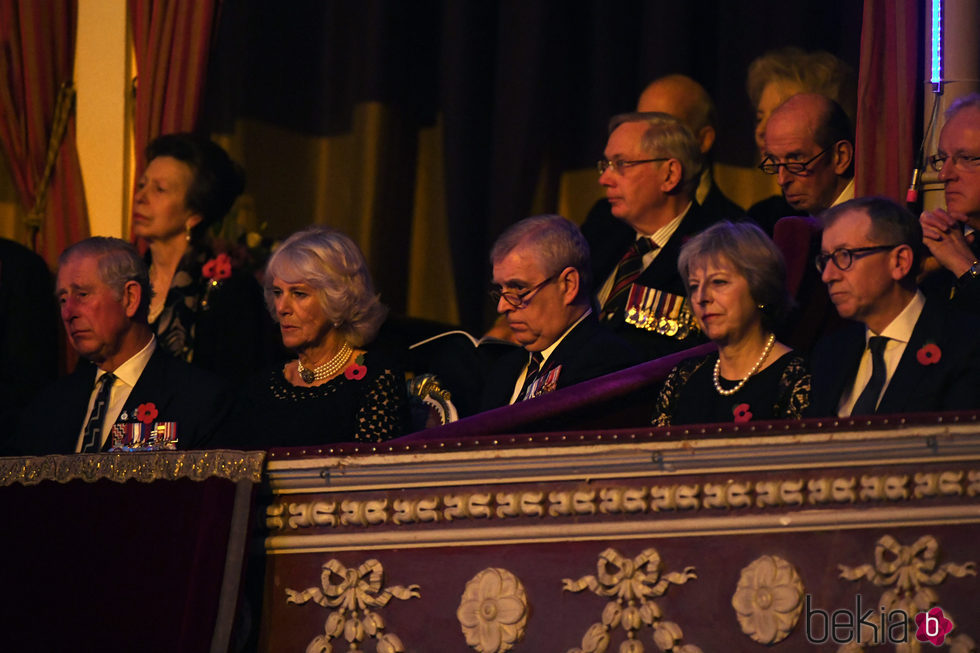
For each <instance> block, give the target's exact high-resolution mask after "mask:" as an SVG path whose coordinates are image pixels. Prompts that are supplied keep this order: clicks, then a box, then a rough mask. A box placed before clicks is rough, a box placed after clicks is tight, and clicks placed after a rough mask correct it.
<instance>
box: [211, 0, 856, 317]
mask: <svg viewBox="0 0 980 653" xmlns="http://www.w3.org/2000/svg"><path fill="white" fill-rule="evenodd" d="M861 12H862V3H861V2H856V1H855V0H802V1H799V2H785V0H779V1H776V0H701V1H692V2H676V0H663V1H661V0H647V1H636V0H634V1H629V0H627V1H620V2H616V3H610V2H605V1H600V0H588V1H586V0H582V1H557V0H556V1H546V0H538V1H534V0H515V1H513V2H484V1H462V0H445V1H443V2H437V1H433V0H421V1H420V0H413V1H411V2H404V1H392V2H384V1H381V0H373V1H372V0H368V1H364V2H339V1H338V2H323V1H321V0H314V1H307V2H297V1H292V2H288V3H273V2H268V1H264V2H263V1H259V0H229V1H226V2H224V4H223V7H222V13H221V16H220V21H219V24H218V28H217V29H218V32H217V35H216V46H215V50H214V52H213V55H212V60H211V64H210V70H209V74H208V88H207V94H206V101H205V125H204V126H205V128H207V129H209V130H210V131H211V132H212V133H216V134H233V135H234V136H233V137H231V139H232V140H231V141H230V142H233V143H235V142H237V148H238V149H239V150H240V151H242V152H249V155H248V157H246V159H247V160H246V161H244V163H245V165H246V169H247V170H248V171H249V173H250V174H251V175H252V176H253V182H254V184H257V185H259V186H261V185H262V183H263V180H262V179H260V180H255V179H254V176H255V174H256V171H258V174H260V175H262V174H264V173H263V172H262V171H264V170H268V169H270V168H272V167H274V162H275V159H276V157H288V156H290V148H289V147H283V148H277V147H262V148H261V152H255V148H252V149H250V148H249V146H248V143H243V142H242V141H243V140H247V139H248V138H249V134H254V133H255V130H254V129H252V130H251V131H248V130H243V129H242V128H241V125H242V124H243V123H249V124H252V125H255V124H262V125H265V126H266V132H265V133H266V134H267V136H266V138H268V133H270V130H271V132H272V133H276V134H282V135H283V136H282V138H283V140H284V141H285V140H290V139H297V138H310V139H328V140H329V139H338V138H339V139H343V138H345V137H348V136H350V135H351V134H354V135H355V136H356V138H357V139H366V142H367V143H368V145H367V147H368V149H369V150H370V148H371V144H372V143H373V144H374V145H375V146H377V145H378V143H380V144H381V145H380V146H378V147H375V148H374V149H373V150H370V151H371V152H373V155H372V158H371V161H369V162H367V163H365V162H364V161H363V160H360V159H361V158H362V154H361V151H362V150H361V149H359V147H358V145H357V143H355V144H354V145H352V146H351V145H350V144H349V143H348V146H349V147H350V148H352V149H349V150H348V151H350V152H352V153H353V154H352V155H351V156H352V157H353V158H356V159H357V160H356V161H350V166H348V167H347V168H345V167H344V166H336V165H334V166H326V167H325V168H324V170H323V172H322V174H320V175H319V176H318V175H313V176H311V177H304V178H303V179H295V180H292V181H289V180H287V181H286V182H283V183H278V184H276V185H277V188H276V189H269V188H265V190H263V192H262V197H258V196H257V197H256V210H257V211H258V212H259V214H260V217H262V218H263V219H265V220H268V221H269V223H270V226H269V230H270V232H271V233H272V234H273V235H276V236H282V235H285V233H287V232H289V231H292V230H293V229H294V228H297V227H299V226H301V225H302V224H306V223H310V222H327V223H332V224H333V223H336V224H337V225H338V226H341V227H342V228H343V227H344V226H345V225H346V226H347V230H355V229H354V228H353V227H351V226H350V223H345V222H344V220H343V219H340V218H336V219H335V218H332V217H331V216H330V215H329V209H330V207H337V206H347V205H350V204H351V203H352V202H353V203H354V204H357V202H358V201H362V200H358V199H357V198H355V199H354V200H351V199H350V198H349V195H350V193H351V192H352V190H351V189H352V188H353V189H357V190H362V189H364V188H367V189H368V190H367V191H364V192H369V193H371V194H372V195H373V198H374V199H373V201H372V202H371V204H370V208H369V209H363V206H362V205H359V204H358V206H361V209H362V210H360V211H359V215H358V216H357V218H356V219H357V223H356V225H357V226H356V231H357V233H355V234H352V235H354V236H355V238H356V239H358V240H359V242H360V244H361V245H362V247H364V248H365V250H366V253H367V255H368V259H369V261H370V263H371V267H372V270H373V272H374V274H375V276H376V280H377V282H378V286H379V289H380V291H381V292H382V295H383V298H384V299H385V300H386V301H387V303H388V304H389V305H390V306H391V307H392V309H393V310H394V311H395V312H401V313H405V312H410V313H414V314H420V313H421V314H420V315H418V316H420V317H436V318H440V319H447V316H451V317H454V318H458V320H459V322H460V323H461V324H462V325H463V326H465V327H467V328H469V329H471V330H474V331H480V330H481V329H482V328H484V327H485V326H486V325H487V324H488V322H489V320H490V318H491V317H492V310H491V306H490V303H489V300H487V299H486V293H485V289H486V284H487V280H488V269H489V268H488V264H487V252H488V250H489V247H490V245H491V244H492V242H493V239H494V238H495V237H496V236H497V235H498V234H499V233H500V232H501V231H502V230H503V229H504V228H505V227H506V226H508V225H509V224H511V223H513V222H515V221H517V220H519V219H521V218H523V217H525V216H527V215H529V214H530V213H531V212H533V211H542V210H547V211H556V210H558V209H559V208H562V206H561V202H560V201H559V192H560V188H561V179H562V175H563V173H566V172H568V171H572V170H581V169H586V168H589V167H591V166H593V165H594V161H595V160H596V159H597V158H598V157H599V156H600V154H601V152H602V149H603V147H604V144H605V137H606V123H607V121H608V119H609V117H610V116H612V115H613V114H615V113H619V112H622V111H627V110H631V109H632V108H633V107H634V105H635V102H636V98H637V95H638V94H639V91H640V90H641V89H642V88H643V86H644V85H645V84H646V83H647V82H648V81H650V80H651V79H653V78H655V77H658V76H660V75H663V74H668V73H672V72H680V73H685V74H688V75H690V76H692V77H694V78H695V79H697V80H699V81H700V82H701V83H702V84H704V86H705V87H706V88H707V89H708V91H709V92H710V93H711V94H712V96H713V97H714V98H715V101H716V103H717V105H718V109H719V116H720V125H719V139H718V145H717V147H716V152H717V154H716V160H717V161H718V162H720V163H724V164H729V165H734V166H745V167H748V166H751V165H752V164H753V163H754V162H755V161H754V156H755V146H754V141H753V140H752V129H753V114H754V111H753V109H752V108H751V107H750V106H749V101H748V98H747V96H746V93H745V72H746V68H747V66H748V63H749V62H750V61H751V60H752V59H753V58H755V57H756V56H758V55H760V54H762V53H763V52H765V51H768V50H771V49H774V48H778V47H782V46H786V45H796V46H800V47H803V48H805V49H808V50H813V49H824V50H827V51H829V52H832V53H834V54H836V55H838V56H839V57H841V58H842V59H844V60H845V61H847V62H848V63H850V64H851V65H852V66H853V67H854V69H855V70H857V69H858V54H859V49H860V36H861ZM369 103H378V104H380V106H381V107H382V108H383V116H384V119H383V120H377V121H374V122H371V121H370V120H369V121H368V122H370V123H371V124H370V125H369V126H368V127H369V128H364V127H363V125H359V121H360V120H362V117H361V116H362V114H361V113H359V109H358V108H359V107H363V106H364V105H365V104H369ZM270 126H271V127H270ZM433 129H435V130H436V132H435V133H437V134H438V141H439V142H438V147H436V148H435V150H434V151H435V153H436V154H435V158H436V159H437V160H436V161H434V162H433V161H432V160H431V157H432V156H433V148H432V147H429V146H428V145H426V144H425V140H424V139H425V137H424V134H425V133H431V130H433ZM277 130H278V131H277ZM427 130H428V131H427ZM236 139H237V141H236ZM358 142H360V141H358ZM232 149H235V147H233V148H232ZM427 157H430V158H429V159H427ZM260 158H261V159H264V161H262V162H261V163H258V162H257V161H258V159H260ZM282 164H283V166H286V167H288V166H290V165H294V164H295V162H285V161H284V162H282ZM427 165H432V166H434V167H435V168H438V170H439V172H438V174H435V173H432V172H431V171H430V170H428V169H427V168H426V166H427ZM352 169H353V173H352V172H351V170H352ZM269 174H273V173H269ZM365 176H367V177H372V179H371V183H365V179H364V177H365ZM433 177H435V182H433V181H432V178H433ZM268 178H269V177H268V176H267V177H266V179H268ZM584 178H585V177H583V179H584ZM253 182H250V186H251V185H253ZM588 183H589V184H591V185H593V186H594V185H595V183H594V178H593V179H591V180H590V181H589V182H588ZM311 184H312V185H313V186H315V187H316V188H317V189H316V190H315V191H307V190H304V189H303V188H301V187H300V186H302V185H306V186H309V185H311ZM424 188H428V189H429V190H430V191H432V192H435V193H436V194H438V195H440V196H439V197H437V198H435V199H430V200H426V201H423V199H422V198H420V193H421V190H420V189H424ZM433 189H435V190H434V191H433ZM592 190H593V189H590V192H592ZM306 192H313V193H314V194H315V195H317V197H318V198H319V199H317V200H316V201H311V202H308V203H305V204H303V203H299V204H291V202H294V201H295V196H296V195H297V194H303V193H306ZM276 193H280V194H281V197H282V198H283V199H281V200H276V199H274V198H275V196H276ZM594 195H595V196H598V191H597V189H595V193H594ZM337 198H339V199H337ZM287 206H289V207H292V208H291V209H290V210H289V211H286V210H285V208H284V207H287ZM324 207H327V208H326V209H325V208H324ZM425 207H435V208H433V209H431V210H429V211H427V210H425ZM586 208H587V207H586ZM277 211H282V213H281V214H279V213H277ZM566 211H567V212H571V211H570V210H568V209H567V208H566ZM287 213H288V215H286V214H287ZM305 213H309V214H305ZM438 213H441V214H443V216H444V217H443V218H442V219H441V221H438V222H437V226H436V227H432V226H429V227H425V226H424V225H422V224H420V221H423V222H424V221H425V220H426V219H429V218H431V217H432V215H435V214H438ZM583 216H584V213H583V215H567V217H569V218H571V219H573V220H576V221H579V222H580V221H581V220H582V218H583ZM367 222H369V223H370V224H366V223H367ZM427 229H428V231H427ZM420 230H421V231H420ZM442 232H445V233H444V234H442ZM421 233H435V234H437V235H440V237H442V238H444V240H445V243H446V246H445V249H447V251H448V254H449V256H448V259H449V260H448V261H446V262H445V268H444V269H445V274H444V275H442V276H447V275H448V276H449V277H451V279H450V280H449V281H448V282H446V283H440V282H437V281H431V282H430V281H426V280H425V275H424V274H423V273H422V272H421V270H425V269H427V268H428V267H430V266H433V265H436V262H435V261H434V260H429V261H426V260H424V259H425V258H427V257H429V258H433V259H434V258H438V254H439V251H438V250H439V248H438V247H436V245H435V244H433V245H432V247H433V248H434V249H431V250H428V249H427V243H426V242H422V243H421V244H419V241H418V239H419V234H421ZM413 235H414V241H413ZM423 240H425V239H423ZM430 240H431V243H436V242H437V241H438V239H437V238H431V239H430ZM413 242H414V243H415V245H413V246H410V243H413ZM413 247H415V248H416V250H418V251H414V253H413V249H412V248H413ZM419 248H421V249H420V250H419ZM420 256H421V260H419V257H420ZM413 283H414V284H416V287H415V288H414V289H413V287H412V284H413ZM420 284H421V286H423V287H421V288H419V287H418V286H419V285H420ZM437 288H438V289H439V292H443V293H444V296H441V297H439V296H437V297H432V296H431V295H432V294H435V293H436V289H437ZM447 288H448V290H447ZM419 298H421V299H419ZM440 303H442V304H444V305H447V306H448V305H450V304H453V305H455V307H456V310H455V312H452V311H448V312H446V311H444V312H442V313H440V311H439V310H438V309H432V310H429V309H427V308H425V307H432V306H439V305H440ZM420 306H421V307H423V308H421V309H420V308H419V307H420Z"/></svg>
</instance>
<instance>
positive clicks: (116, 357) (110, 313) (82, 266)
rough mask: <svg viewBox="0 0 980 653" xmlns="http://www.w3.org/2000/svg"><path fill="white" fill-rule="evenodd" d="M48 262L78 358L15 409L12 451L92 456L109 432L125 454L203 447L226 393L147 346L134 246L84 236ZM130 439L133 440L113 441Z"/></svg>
mask: <svg viewBox="0 0 980 653" xmlns="http://www.w3.org/2000/svg"><path fill="white" fill-rule="evenodd" d="M58 263H59V269H58V277H57V283H56V289H55V294H56V296H57V299H58V302H59V304H60V307H61V319H62V322H63V323H64V326H65V331H66V333H67V334H68V338H69V340H70V342H71V345H72V347H73V348H74V349H75V351H77V352H78V354H79V356H80V357H81V360H80V361H79V364H78V366H77V367H76V369H75V371H74V372H72V373H71V374H70V375H68V376H67V377H64V378H63V379H61V380H59V381H58V382H56V383H55V384H54V385H52V386H50V387H49V388H47V389H46V390H45V391H42V392H41V393H40V395H39V396H38V397H37V399H36V400H35V401H34V403H33V404H32V405H31V406H30V407H29V408H28V409H27V410H26V411H25V412H24V415H23V418H22V420H21V424H20V428H19V430H18V434H17V437H16V438H15V441H14V453H20V454H26V455H45V454H68V453H79V452H81V453H97V452H100V451H106V450H107V449H108V448H109V447H110V446H112V443H113V434H114V432H115V436H116V438H117V440H122V441H123V442H125V443H128V444H132V445H135V447H134V448H138V447H139V445H141V444H142V445H143V446H145V445H146V444H147V443H148V442H150V443H155V444H156V445H157V448H173V446H172V445H173V441H174V440H175V441H176V447H177V448H180V449H196V448H202V447H205V446H207V445H208V443H209V442H211V441H212V439H213V437H214V436H215V434H216V432H217V431H218V428H219V426H220V425H221V422H222V420H223V419H224V417H225V415H226V414H227V412H228V410H229V407H230V405H231V397H230V395H229V394H228V392H227V390H226V388H225V386H224V384H223V382H222V381H220V380H219V379H218V378H217V377H215V376H213V375H211V374H209V373H207V372H204V371H202V370H198V369H196V368H192V367H191V366H190V365H189V364H187V363H185V362H183V361H180V360H177V359H176V358H174V357H172V356H171V355H170V354H169V353H168V352H166V351H165V350H164V349H163V348H161V347H158V346H157V341H156V338H155V336H154V335H153V332H152V331H151V329H150V327H149V325H148V323H147V313H148V311H149V304H150V293H151V290H150V279H149V272H148V270H147V267H146V263H145V262H144V261H143V259H142V257H140V256H139V254H138V253H137V251H136V248H135V247H133V246H132V245H131V244H130V243H127V242H125V241H123V240H119V239H117V238H104V237H95V238H89V239H86V240H83V241H81V242H79V243H77V244H75V245H73V246H71V247H69V248H68V249H66V250H65V251H64V252H63V253H62V254H61V257H60V258H59V261H58ZM114 427H115V428H114ZM134 433H135V434H137V435H136V436H135V440H134V441H129V440H126V439H125V438H124V437H121V436H126V437H130V438H133V437H134V436H133V434H134ZM151 434H152V436H151Z"/></svg>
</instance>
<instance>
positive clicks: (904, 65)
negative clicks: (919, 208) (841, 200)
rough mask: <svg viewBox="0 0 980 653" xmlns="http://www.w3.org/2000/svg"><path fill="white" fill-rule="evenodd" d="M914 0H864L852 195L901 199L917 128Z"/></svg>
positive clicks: (908, 178) (909, 172) (918, 53)
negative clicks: (912, 0) (897, 0)
mask: <svg viewBox="0 0 980 653" xmlns="http://www.w3.org/2000/svg"><path fill="white" fill-rule="evenodd" d="M921 11H922V9H921V7H920V5H919V3H918V2H907V1H899V2H896V1H895V0H865V2H864V22H863V27H862V30H861V68H860V71H859V74H858V112H857V129H856V143H855V157H856V163H855V182H854V185H855V189H854V190H855V195H856V196H858V197H860V196H863V195H884V196H886V197H891V198H892V199H894V200H897V201H899V202H904V201H905V190H906V189H907V188H908V186H909V182H910V181H911V179H912V168H913V166H914V159H915V150H916V147H915V144H916V142H917V138H918V134H919V126H918V125H917V124H916V115H915V106H916V99H917V96H918V95H919V94H920V93H921V86H920V84H921V80H920V79H919V77H918V74H917V70H918V68H917V63H918V60H919V58H921V56H922V52H921V51H920V49H919V40H918V32H919V25H920V22H921V20H922V17H921V15H920V14H921Z"/></svg>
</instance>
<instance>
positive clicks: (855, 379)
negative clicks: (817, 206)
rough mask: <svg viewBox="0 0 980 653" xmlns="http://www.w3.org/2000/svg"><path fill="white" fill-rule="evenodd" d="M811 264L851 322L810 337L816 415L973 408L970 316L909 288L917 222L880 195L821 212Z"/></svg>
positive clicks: (976, 389)
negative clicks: (813, 339) (818, 240)
mask: <svg viewBox="0 0 980 653" xmlns="http://www.w3.org/2000/svg"><path fill="white" fill-rule="evenodd" d="M822 217H823V220H824V230H823V237H822V244H821V253H820V255H819V256H818V258H817V266H818V267H819V268H820V270H821V273H822V275H823V281H824V283H825V284H827V290H828V292H829V293H830V298H831V301H833V303H834V305H835V306H836V307H837V311H838V313H840V315H841V317H843V318H845V319H848V320H854V323H852V324H849V325H847V326H846V327H845V328H843V329H841V330H840V331H837V332H835V333H833V334H831V335H830V336H828V337H827V338H825V339H824V340H822V341H820V342H819V343H817V346H816V347H815V349H814V352H813V356H812V363H811V371H812V373H813V395H812V397H811V409H812V413H813V414H814V415H839V416H842V417H846V416H849V415H870V414H875V413H908V412H921V411H937V410H967V409H974V408H978V407H980V339H978V338H977V337H976V333H975V330H974V329H972V328H969V324H970V323H971V320H970V318H968V317H966V316H965V315H962V314H958V313H953V312H951V311H949V309H948V308H947V307H946V306H945V305H944V304H943V303H941V302H937V301H935V300H927V299H926V298H925V296H924V295H923V294H922V292H921V291H920V290H919V289H918V288H917V287H916V285H915V273H916V269H917V267H918V260H917V248H918V247H919V244H920V242H921V232H920V230H919V223H918V221H916V219H915V217H914V216H913V215H912V214H911V213H909V211H908V210H906V209H905V208H904V207H902V206H899V205H898V204H896V203H895V202H893V201H891V200H889V199H885V198H878V197H868V198H861V199H857V200H850V201H848V202H845V203H844V204H841V205H839V206H836V207H834V208H832V209H830V210H828V211H827V212H825V213H824V215H823V216H822Z"/></svg>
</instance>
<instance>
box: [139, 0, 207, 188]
mask: <svg viewBox="0 0 980 653" xmlns="http://www.w3.org/2000/svg"><path fill="white" fill-rule="evenodd" d="M219 6H220V0H194V2H187V1H186V0H130V1H129V14H130V20H131V22H132V29H133V45H134V48H135V51H136V70H137V75H138V83H137V90H136V117H135V132H136V141H135V144H136V170H137V174H140V173H141V171H142V170H143V167H144V165H145V163H146V162H145V161H144V160H143V150H144V149H145V148H146V145H147V143H149V142H150V141H151V140H153V139H154V138H156V137H157V136H159V135H161V134H169V133H171V132H178V131H192V130H194V128H195V127H196V126H197V119H198V114H199V112H200V107H201V98H202V96H203V93H204V80H205V76H206V74H207V65H208V52H209V49H210V45H211V33H212V28H213V25H214V23H215V21H216V17H217V13H218V9H219Z"/></svg>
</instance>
